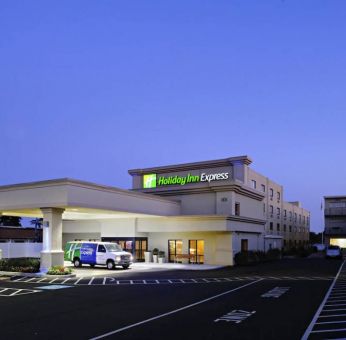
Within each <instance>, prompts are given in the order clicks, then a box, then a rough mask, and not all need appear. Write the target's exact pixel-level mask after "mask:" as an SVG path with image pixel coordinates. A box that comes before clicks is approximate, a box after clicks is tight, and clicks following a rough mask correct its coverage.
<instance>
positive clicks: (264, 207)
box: [263, 203, 266, 213]
mask: <svg viewBox="0 0 346 340" xmlns="http://www.w3.org/2000/svg"><path fill="white" fill-rule="evenodd" d="M263 212H264V213H265V212H266V204H265V203H263Z"/></svg>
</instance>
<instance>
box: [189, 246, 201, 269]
mask: <svg viewBox="0 0 346 340" xmlns="http://www.w3.org/2000/svg"><path fill="white" fill-rule="evenodd" d="M189 255H192V256H191V257H190V258H189V262H190V263H200V264H203V263H204V240H189Z"/></svg>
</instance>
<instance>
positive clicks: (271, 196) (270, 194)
mask: <svg viewBox="0 0 346 340" xmlns="http://www.w3.org/2000/svg"><path fill="white" fill-rule="evenodd" d="M269 196H270V199H273V196H274V190H273V189H272V188H270V189H269Z"/></svg>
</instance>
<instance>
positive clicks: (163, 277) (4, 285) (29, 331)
mask: <svg viewBox="0 0 346 340" xmlns="http://www.w3.org/2000/svg"><path fill="white" fill-rule="evenodd" d="M341 264H342V261H339V260H329V261H328V260H325V259H300V260H298V259H297V260H294V259H293V260H282V261H278V262H273V263H265V264H261V265H258V266H254V267H239V268H235V267H234V268H223V269H218V270H212V271H193V272H192V271H158V272H154V271H150V272H148V273H146V272H143V271H141V272H136V273H135V272H131V270H128V271H126V272H121V274H119V273H120V272H118V271H114V272H111V273H110V274H109V275H108V276H107V277H94V278H93V277H92V276H88V275H86V276H85V277H81V278H78V279H73V280H68V281H66V282H63V280H66V279H58V280H54V279H49V280H48V279H47V280H42V279H40V280H41V281H40V282H38V281H39V279H36V278H35V279H30V278H29V279H24V280H23V279H22V278H18V277H13V278H12V279H8V278H1V279H0V304H1V309H0V314H1V316H0V320H1V338H4V339H18V338H26V339H47V338H49V339H62V338H64V339H98V338H108V339H156V338H165V339H177V338H181V339H188V338H193V339H195V338H196V339H230V338H234V339H254V338H256V339H301V338H302V336H303V335H304V333H305V332H306V331H307V329H309V332H308V335H307V338H311V339H322V338H326V335H328V338H329V339H330V338H340V337H342V336H343V332H342V331H337V332H329V333H324V332H320V333H318V332H316V330H317V331H318V330H321V329H322V330H323V329H327V330H329V331H330V330H335V329H342V328H345V327H346V323H344V324H343V317H342V314H346V309H345V312H343V311H334V310H333V309H343V308H342V307H345V306H346V302H343V301H341V300H344V299H343V298H345V300H346V288H345V287H346V273H345V272H344V271H343V270H341V271H340V272H339V273H338V271H339V269H340V266H341ZM345 270H346V269H345ZM337 273H338V278H337V280H334V278H335V277H336V275H337ZM77 280H79V281H78V282H77ZM104 280H105V282H106V283H105V284H103V281H104ZM144 281H145V282H144ZM170 281H171V282H170ZM131 282H132V283H131ZM16 291H17V293H16ZM328 293H329V297H328V296H327V299H326V294H327V295H328ZM344 295H345V296H344ZM333 301H335V302H333ZM343 303H345V305H344V306H336V307H330V305H331V304H343ZM328 309H332V311H328ZM335 313H338V315H337V316H336V317H330V321H324V320H326V319H329V318H326V316H328V315H335ZM313 320H315V322H314V323H313V325H312V327H311V321H313ZM336 321H341V322H336ZM321 322H328V323H326V324H323V323H322V324H321ZM333 322H334V323H333Z"/></svg>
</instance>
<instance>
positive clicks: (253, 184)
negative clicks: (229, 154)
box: [251, 179, 256, 189]
mask: <svg viewBox="0 0 346 340" xmlns="http://www.w3.org/2000/svg"><path fill="white" fill-rule="evenodd" d="M251 187H252V188H253V189H256V181H255V180H253V179H252V180H251Z"/></svg>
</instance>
